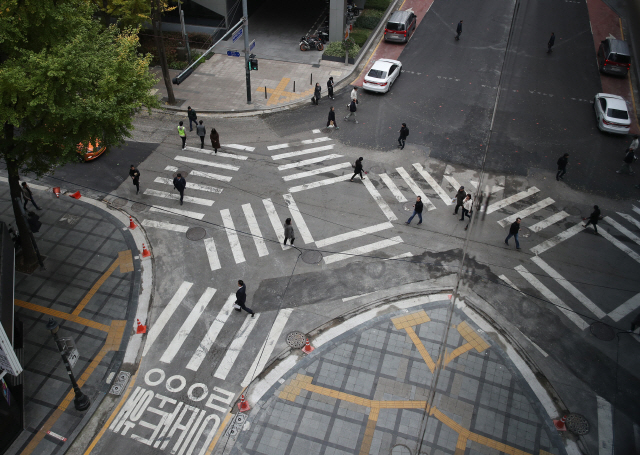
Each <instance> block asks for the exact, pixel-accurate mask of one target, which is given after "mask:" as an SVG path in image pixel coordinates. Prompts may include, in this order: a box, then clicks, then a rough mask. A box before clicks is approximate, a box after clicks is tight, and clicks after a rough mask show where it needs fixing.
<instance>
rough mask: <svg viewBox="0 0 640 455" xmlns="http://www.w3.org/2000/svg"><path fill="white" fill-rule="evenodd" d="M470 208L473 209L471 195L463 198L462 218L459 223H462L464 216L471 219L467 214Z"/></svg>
mask: <svg viewBox="0 0 640 455" xmlns="http://www.w3.org/2000/svg"><path fill="white" fill-rule="evenodd" d="M472 208H473V200H472V199H471V195H470V194H467V197H466V198H464V202H463V203H462V218H460V221H464V217H465V216H467V217H469V218H471V215H469V212H471V209H472Z"/></svg>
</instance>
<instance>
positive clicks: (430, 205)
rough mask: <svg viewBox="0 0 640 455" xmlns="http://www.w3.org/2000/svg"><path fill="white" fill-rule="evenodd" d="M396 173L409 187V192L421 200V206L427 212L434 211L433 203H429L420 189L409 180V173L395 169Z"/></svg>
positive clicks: (399, 168) (398, 168)
mask: <svg viewBox="0 0 640 455" xmlns="http://www.w3.org/2000/svg"><path fill="white" fill-rule="evenodd" d="M396 171H397V172H398V174H400V177H402V179H403V180H404V181H405V183H406V184H407V185H408V186H409V188H410V189H411V191H413V194H415V195H416V196H420V199H421V200H422V204H423V205H424V206H425V207H426V209H427V211H430V210H435V209H436V206H435V205H433V202H431V201H430V200H429V198H428V197H427V196H425V194H424V192H423V191H422V190H421V189H420V187H419V186H418V184H417V183H416V182H415V181H414V180H413V179H412V178H411V176H410V175H409V173H408V172H407V171H405V170H404V168H402V167H397V168H396Z"/></svg>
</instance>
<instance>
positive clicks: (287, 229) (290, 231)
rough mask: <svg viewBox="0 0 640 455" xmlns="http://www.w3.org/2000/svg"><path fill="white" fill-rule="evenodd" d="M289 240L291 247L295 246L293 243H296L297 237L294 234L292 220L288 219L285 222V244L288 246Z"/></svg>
mask: <svg viewBox="0 0 640 455" xmlns="http://www.w3.org/2000/svg"><path fill="white" fill-rule="evenodd" d="M287 239H289V240H290V241H291V246H293V242H294V241H295V239H296V238H295V236H294V234H293V226H292V225H291V218H287V219H286V220H284V244H285V245H286V244H287Z"/></svg>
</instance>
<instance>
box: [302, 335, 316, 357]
mask: <svg viewBox="0 0 640 455" xmlns="http://www.w3.org/2000/svg"><path fill="white" fill-rule="evenodd" d="M314 349H315V348H314V347H313V346H311V345H310V344H309V338H307V343H306V344H305V345H304V348H302V352H304V353H305V354H309V353H310V352H312V351H313V350H314Z"/></svg>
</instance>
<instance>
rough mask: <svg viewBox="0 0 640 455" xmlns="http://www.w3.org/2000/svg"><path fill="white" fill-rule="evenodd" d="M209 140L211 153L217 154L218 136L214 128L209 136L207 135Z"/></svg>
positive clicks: (218, 146)
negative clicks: (211, 148)
mask: <svg viewBox="0 0 640 455" xmlns="http://www.w3.org/2000/svg"><path fill="white" fill-rule="evenodd" d="M209 139H211V147H213V151H214V152H215V153H218V149H219V148H220V135H219V134H218V132H217V131H216V129H215V128H212V129H211V134H210V135H209Z"/></svg>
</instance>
